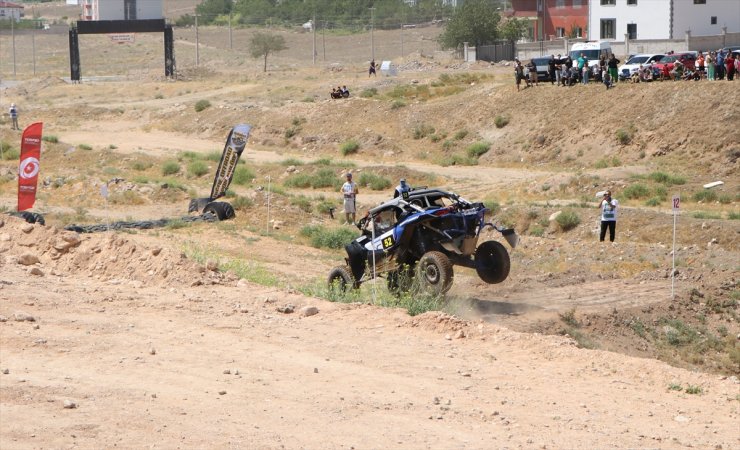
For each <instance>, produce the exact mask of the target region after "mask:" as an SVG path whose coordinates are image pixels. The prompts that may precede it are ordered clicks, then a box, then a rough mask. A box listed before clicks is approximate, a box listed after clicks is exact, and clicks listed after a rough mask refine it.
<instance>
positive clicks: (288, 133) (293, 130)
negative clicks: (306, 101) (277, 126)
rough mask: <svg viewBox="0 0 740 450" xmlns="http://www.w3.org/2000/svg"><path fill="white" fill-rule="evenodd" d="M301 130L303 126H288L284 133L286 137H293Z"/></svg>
mask: <svg viewBox="0 0 740 450" xmlns="http://www.w3.org/2000/svg"><path fill="white" fill-rule="evenodd" d="M299 131H301V127H290V128H288V129H287V130H285V133H284V136H285V139H290V138H292V137H293V136H295V135H296V134H298V132H299Z"/></svg>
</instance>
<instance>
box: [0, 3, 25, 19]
mask: <svg viewBox="0 0 740 450" xmlns="http://www.w3.org/2000/svg"><path fill="white" fill-rule="evenodd" d="M21 17H23V5H17V4H15V3H10V2H3V1H0V20H14V21H16V22H20V20H21Z"/></svg>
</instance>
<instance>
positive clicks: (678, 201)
mask: <svg viewBox="0 0 740 450" xmlns="http://www.w3.org/2000/svg"><path fill="white" fill-rule="evenodd" d="M680 206H681V197H679V196H678V195H677V196H675V197H673V214H676V213H678V209H679V207H680Z"/></svg>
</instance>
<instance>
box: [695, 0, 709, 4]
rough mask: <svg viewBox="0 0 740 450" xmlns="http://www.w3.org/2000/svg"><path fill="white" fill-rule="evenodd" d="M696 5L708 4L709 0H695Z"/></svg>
mask: <svg viewBox="0 0 740 450" xmlns="http://www.w3.org/2000/svg"><path fill="white" fill-rule="evenodd" d="M694 4H695V5H706V4H707V0H694Z"/></svg>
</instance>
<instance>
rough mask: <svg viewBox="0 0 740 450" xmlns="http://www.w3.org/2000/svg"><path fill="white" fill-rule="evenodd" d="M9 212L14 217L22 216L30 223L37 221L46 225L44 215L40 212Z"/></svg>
mask: <svg viewBox="0 0 740 450" xmlns="http://www.w3.org/2000/svg"><path fill="white" fill-rule="evenodd" d="M8 214H9V215H11V216H14V217H20V218H21V219H23V220H25V221H26V222H28V223H37V224H39V225H46V221H45V220H44V216H42V215H41V214H39V213H32V212H29V211H21V212H9V213H8Z"/></svg>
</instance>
